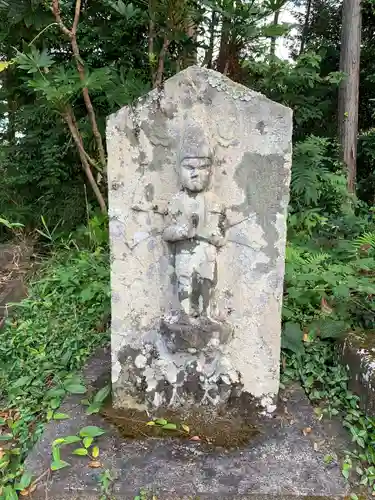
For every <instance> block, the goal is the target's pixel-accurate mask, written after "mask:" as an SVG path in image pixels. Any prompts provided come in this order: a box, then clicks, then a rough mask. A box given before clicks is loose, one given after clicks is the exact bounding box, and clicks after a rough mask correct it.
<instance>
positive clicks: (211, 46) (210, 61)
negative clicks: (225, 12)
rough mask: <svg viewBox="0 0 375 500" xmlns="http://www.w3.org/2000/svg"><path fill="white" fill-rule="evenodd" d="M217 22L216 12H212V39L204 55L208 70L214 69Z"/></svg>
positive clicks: (204, 63) (204, 64)
mask: <svg viewBox="0 0 375 500" xmlns="http://www.w3.org/2000/svg"><path fill="white" fill-rule="evenodd" d="M216 22H217V17H216V11H215V10H212V14H211V21H210V28H209V29H210V39H209V43H208V49H207V50H206V53H205V55H204V62H203V66H207V68H209V69H212V66H213V55H214V46H215V26H216Z"/></svg>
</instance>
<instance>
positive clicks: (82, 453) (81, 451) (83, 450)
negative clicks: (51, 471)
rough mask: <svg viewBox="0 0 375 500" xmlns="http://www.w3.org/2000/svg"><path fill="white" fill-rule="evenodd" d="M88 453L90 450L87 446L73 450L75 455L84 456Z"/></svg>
mask: <svg viewBox="0 0 375 500" xmlns="http://www.w3.org/2000/svg"><path fill="white" fill-rule="evenodd" d="M88 453H89V452H88V451H87V450H86V448H77V449H75V450H74V451H73V454H74V455H79V456H82V457H84V456H86V455H88Z"/></svg>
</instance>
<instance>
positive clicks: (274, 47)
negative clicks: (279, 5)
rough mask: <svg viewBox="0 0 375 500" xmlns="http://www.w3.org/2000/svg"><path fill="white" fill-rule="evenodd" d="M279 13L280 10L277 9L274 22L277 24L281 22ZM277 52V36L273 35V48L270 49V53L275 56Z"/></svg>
mask: <svg viewBox="0 0 375 500" xmlns="http://www.w3.org/2000/svg"><path fill="white" fill-rule="evenodd" d="M279 15H280V11H279V10H276V11H275V13H274V15H273V24H274V25H275V26H277V25H278V24H279ZM275 52H276V37H275V36H272V37H271V49H270V54H271V56H274V55H275Z"/></svg>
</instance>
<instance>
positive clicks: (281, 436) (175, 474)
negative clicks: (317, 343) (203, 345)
mask: <svg viewBox="0 0 375 500" xmlns="http://www.w3.org/2000/svg"><path fill="white" fill-rule="evenodd" d="M109 377H110V357H109V352H106V351H101V350H99V351H98V354H97V355H96V356H95V357H93V358H92V359H91V361H90V363H89V364H88V366H87V367H86V370H85V378H86V385H87V386H88V387H92V386H94V387H96V388H99V387H100V386H101V384H104V383H106V381H108V379H109ZM100 381H101V382H100ZM81 398H82V396H79V395H78V396H70V397H69V398H67V399H66V400H65V402H64V403H63V405H62V407H61V408H60V410H59V411H61V412H64V413H67V414H68V415H70V418H69V419H67V420H60V421H57V420H51V421H50V422H49V423H48V424H46V426H45V432H44V434H43V436H42V437H41V438H40V440H39V442H38V443H37V445H36V446H35V448H34V450H33V451H32V452H31V453H30V455H29V456H28V458H27V461H26V464H25V466H26V469H27V470H28V471H30V472H32V473H33V475H34V477H39V476H40V475H41V474H43V473H45V472H46V471H47V470H48V468H49V466H50V463H51V443H52V442H53V441H54V440H55V439H57V438H58V437H64V436H69V435H75V434H77V433H78V432H79V430H80V429H81V428H82V427H84V426H87V425H98V426H99V427H101V428H103V429H105V430H106V434H104V435H103V436H101V437H100V438H99V439H98V445H99V448H100V461H101V463H102V465H103V467H101V468H99V469H91V468H90V467H89V466H88V463H89V461H90V459H89V458H88V457H79V456H75V455H72V450H74V448H75V447H76V446H77V445H71V446H65V447H63V448H61V453H62V458H63V459H64V460H66V461H67V462H69V463H70V464H71V466H70V467H67V468H66V469H62V470H60V471H57V472H51V473H50V474H49V475H43V477H42V479H41V480H40V482H39V483H38V484H39V485H38V488H37V490H36V491H35V492H33V494H32V498H33V499H34V500H45V499H46V498H49V499H51V500H74V499H77V500H78V499H79V500H89V499H90V500H93V499H99V498H100V486H99V475H100V473H101V472H102V471H103V470H109V471H110V472H111V474H112V475H114V476H116V480H115V481H114V483H113V495H111V498H118V499H122V500H133V499H134V497H135V496H136V495H138V494H139V492H140V490H141V489H145V490H147V491H148V492H149V494H148V496H147V498H152V494H154V495H155V496H156V498H157V499H158V500H168V499H169V500H172V499H183V498H186V499H192V498H199V499H212V500H213V499H226V500H227V499H233V500H234V499H239V498H246V499H251V500H291V499H294V500H297V499H300V498H301V499H303V498H306V500H313V499H314V498H316V499H318V498H319V499H320V500H323V499H324V498H327V500H328V499H330V500H334V499H336V498H348V497H346V495H348V492H349V488H348V486H347V484H346V483H345V480H344V478H343V477H342V475H341V467H340V463H339V459H340V457H342V456H344V450H347V449H349V447H350V443H349V439H348V436H347V434H346V433H345V431H344V430H343V428H342V426H341V424H340V423H339V422H338V421H336V422H335V421H326V419H323V420H321V421H319V420H318V419H317V418H316V416H315V415H314V412H313V408H312V407H311V405H310V403H309V402H308V400H307V398H306V396H305V394H304V392H303V390H302V389H301V388H300V387H298V386H293V387H290V388H289V389H288V390H287V391H286V392H284V393H283V394H282V398H281V399H280V401H279V407H278V410H277V411H276V412H275V413H274V415H273V418H268V417H265V418H264V421H263V425H262V428H261V433H260V434H259V435H258V436H257V437H256V438H255V439H254V440H252V441H251V442H250V443H249V444H248V445H247V446H245V447H243V448H240V449H233V450H224V449H221V448H217V449H211V450H208V449H206V448H205V447H204V446H202V444H200V443H199V442H198V443H195V442H191V441H187V440H179V439H168V438H166V439H148V440H147V439H132V440H124V439H122V438H121V437H120V436H119V434H118V433H117V431H116V429H114V428H113V427H111V426H110V425H108V423H107V422H106V421H105V420H103V419H102V418H101V417H100V416H99V415H86V413H85V411H86V407H84V406H82V405H81V404H80V399H81ZM306 427H310V428H311V432H310V433H309V434H307V435H304V433H303V432H302V430H303V429H304V428H306ZM326 454H329V455H333V456H334V455H335V454H337V455H338V457H339V458H338V460H336V461H333V462H332V463H330V464H325V462H324V456H325V455H326Z"/></svg>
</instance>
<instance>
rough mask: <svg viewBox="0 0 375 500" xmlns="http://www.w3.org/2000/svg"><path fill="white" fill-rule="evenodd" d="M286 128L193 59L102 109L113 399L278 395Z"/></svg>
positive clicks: (183, 401) (195, 400)
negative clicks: (109, 110)
mask: <svg viewBox="0 0 375 500" xmlns="http://www.w3.org/2000/svg"><path fill="white" fill-rule="evenodd" d="M291 134H292V115H291V111H290V110H289V109H288V108H286V107H284V106H282V105H280V104H277V103H274V102H273V101H271V100H269V99H267V98H266V97H265V96H263V95H261V94H259V93H257V92H254V91H252V90H249V89H248V88H246V87H244V86H242V85H239V84H237V83H234V82H232V81H231V80H230V79H229V78H227V77H225V76H223V75H221V74H219V73H217V72H215V71H212V70H208V69H204V68H200V67H198V66H193V67H190V68H187V69H186V70H184V71H181V72H180V73H178V74H177V75H175V76H173V77H172V78H170V79H169V80H167V81H166V82H164V85H163V87H162V88H159V89H155V90H153V91H151V92H150V93H148V94H147V95H146V96H144V97H143V98H141V99H140V100H139V101H137V103H135V104H134V105H133V106H129V107H126V108H123V109H121V110H120V111H119V112H118V113H116V114H115V115H112V116H111V117H110V119H109V120H108V126H107V138H108V139H107V141H108V177H109V206H110V235H111V252H112V261H113V262H112V356H113V369H112V381H113V387H114V394H115V398H114V401H115V404H116V405H117V406H130V407H133V408H156V407H159V406H171V407H178V406H186V405H195V404H198V405H200V404H209V405H213V406H215V405H218V404H220V403H225V402H226V401H227V400H228V399H229V398H231V397H233V396H237V395H239V394H240V393H241V392H246V393H249V394H251V395H252V396H254V397H257V398H260V400H262V401H263V402H264V401H266V400H269V399H270V398H271V399H272V397H273V396H274V395H275V394H276V393H277V390H278V380H279V375H278V373H279V354H280V314H281V298H282V288H283V287H282V284H283V273H284V252H285V235H286V208H287V205H288V199H289V180H290V154H291Z"/></svg>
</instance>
